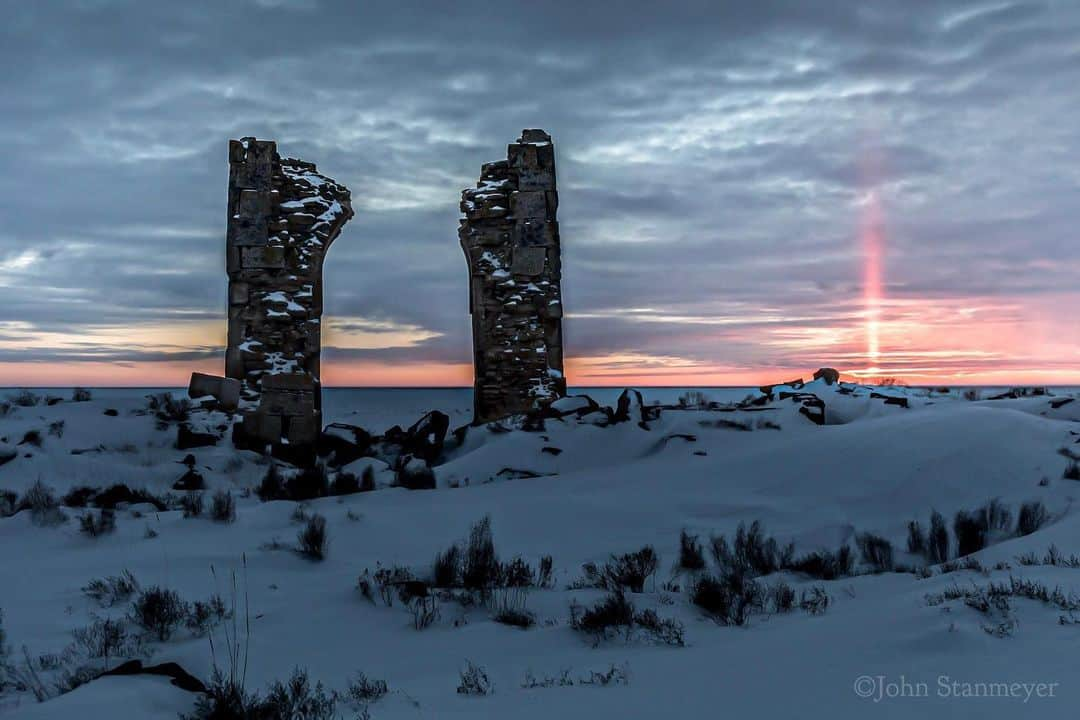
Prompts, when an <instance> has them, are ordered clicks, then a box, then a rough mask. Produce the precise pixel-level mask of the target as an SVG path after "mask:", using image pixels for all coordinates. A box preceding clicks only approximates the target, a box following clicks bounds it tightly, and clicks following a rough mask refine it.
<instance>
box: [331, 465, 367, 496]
mask: <svg viewBox="0 0 1080 720" xmlns="http://www.w3.org/2000/svg"><path fill="white" fill-rule="evenodd" d="M358 492H360V479H359V478H358V477H356V476H355V475H353V474H352V473H351V472H345V471H344V470H340V471H338V472H337V474H335V475H334V481H333V482H332V483H330V494H331V495H352V494H353V493H358Z"/></svg>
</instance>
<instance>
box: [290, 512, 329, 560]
mask: <svg viewBox="0 0 1080 720" xmlns="http://www.w3.org/2000/svg"><path fill="white" fill-rule="evenodd" d="M296 540H297V543H298V547H297V551H298V552H299V553H300V554H301V555H303V556H304V557H306V558H308V559H309V560H324V559H326V547H327V544H328V542H329V540H328V538H327V534H326V518H324V517H323V516H322V515H312V516H311V517H309V518H308V519H307V524H306V525H304V529H303V530H301V531H300V532H299V534H298V535H297V536H296Z"/></svg>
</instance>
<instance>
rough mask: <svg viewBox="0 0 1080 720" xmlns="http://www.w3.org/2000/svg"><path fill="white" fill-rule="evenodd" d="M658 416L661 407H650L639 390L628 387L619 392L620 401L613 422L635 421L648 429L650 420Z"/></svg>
mask: <svg viewBox="0 0 1080 720" xmlns="http://www.w3.org/2000/svg"><path fill="white" fill-rule="evenodd" d="M658 417H660V408H657V407H649V406H648V405H646V404H645V399H644V398H643V397H642V396H641V393H640V392H639V391H637V390H632V389H630V388H627V389H625V390H623V391H622V393H620V394H619V401H618V403H617V404H616V406H615V413H614V414H613V416H612V419H611V422H612V424H615V423H622V422H627V421H633V422H636V423H637V424H638V426H639V427H641V428H642V429H643V430H648V429H649V425H648V423H649V421H650V420H655V419H657V418H658Z"/></svg>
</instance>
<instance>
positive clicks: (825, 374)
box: [814, 368, 840, 385]
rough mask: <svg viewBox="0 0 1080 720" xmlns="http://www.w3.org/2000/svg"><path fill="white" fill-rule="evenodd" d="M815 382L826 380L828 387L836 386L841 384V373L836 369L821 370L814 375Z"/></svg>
mask: <svg viewBox="0 0 1080 720" xmlns="http://www.w3.org/2000/svg"><path fill="white" fill-rule="evenodd" d="M814 379H815V380H824V381H825V384H826V385H835V384H836V383H838V382H840V372H839V371H837V370H835V369H834V368H821V369H819V370H818V371H817V372H816V373H814Z"/></svg>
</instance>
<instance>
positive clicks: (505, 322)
mask: <svg viewBox="0 0 1080 720" xmlns="http://www.w3.org/2000/svg"><path fill="white" fill-rule="evenodd" d="M558 204H559V199H558V193H557V192H556V190H555V148H554V146H553V145H552V142H551V136H550V135H548V134H547V133H545V132H544V131H543V130H522V132H521V137H520V138H519V139H518V141H517V142H515V143H511V144H510V145H509V146H508V147H507V159H506V160H497V161H495V162H490V163H486V164H485V165H484V166H483V167H482V169H481V173H480V181H479V182H478V183H477V184H476V187H475V188H469V189H466V190H465V191H463V192H462V194H461V211H462V213H464V215H465V217H464V218H463V219H462V220H461V227H460V229H459V231H458V236H459V238H460V240H461V247H462V250H464V252H465V257H466V259H467V261H468V264H469V312H470V313H471V314H472V324H473V367H474V373H475V378H474V381H475V384H474V387H475V395H474V398H475V399H474V420H475V421H476V422H483V421H486V420H492V419H494V418H498V417H503V416H505V415H509V414H513V413H519V412H525V411H527V410H529V409H531V408H533V407H534V406H536V405H537V403H538V402H539V403H542V402H545V401H551V400H553V399H555V398H557V397H561V396H563V395H565V394H566V379H565V378H564V376H563V347H562V290H561V282H562V266H561V258H560V245H559V223H558V221H557V220H556V219H555V214H556V210H557V208H558Z"/></svg>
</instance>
